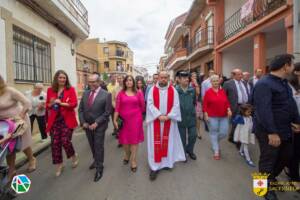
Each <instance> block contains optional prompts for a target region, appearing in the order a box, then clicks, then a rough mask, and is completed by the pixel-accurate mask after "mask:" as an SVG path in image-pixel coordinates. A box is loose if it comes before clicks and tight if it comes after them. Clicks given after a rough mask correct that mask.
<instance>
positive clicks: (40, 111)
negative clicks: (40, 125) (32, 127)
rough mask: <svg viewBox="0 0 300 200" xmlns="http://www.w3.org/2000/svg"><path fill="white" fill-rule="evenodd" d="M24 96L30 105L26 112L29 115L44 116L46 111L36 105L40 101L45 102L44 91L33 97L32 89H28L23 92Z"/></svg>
mask: <svg viewBox="0 0 300 200" xmlns="http://www.w3.org/2000/svg"><path fill="white" fill-rule="evenodd" d="M25 96H26V97H27V98H28V100H30V102H31V105H32V108H31V110H29V112H28V114H29V116H31V115H36V116H44V115H45V111H46V110H45V108H43V109H38V106H39V105H40V104H41V103H45V102H46V93H45V92H43V91H42V92H41V94H40V95H38V96H35V97H34V96H32V90H30V91H27V92H26V93H25Z"/></svg>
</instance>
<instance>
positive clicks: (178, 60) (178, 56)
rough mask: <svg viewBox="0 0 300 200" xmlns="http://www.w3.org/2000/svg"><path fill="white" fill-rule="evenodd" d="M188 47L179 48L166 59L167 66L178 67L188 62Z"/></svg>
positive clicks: (168, 67)
mask: <svg viewBox="0 0 300 200" xmlns="http://www.w3.org/2000/svg"><path fill="white" fill-rule="evenodd" d="M186 57H187V49H186V48H179V49H177V50H175V51H174V53H173V54H172V55H171V56H170V57H169V58H168V59H167V60H166V68H167V69H168V70H172V69H176V68H177V67H179V66H180V65H182V64H184V63H185V62H186Z"/></svg>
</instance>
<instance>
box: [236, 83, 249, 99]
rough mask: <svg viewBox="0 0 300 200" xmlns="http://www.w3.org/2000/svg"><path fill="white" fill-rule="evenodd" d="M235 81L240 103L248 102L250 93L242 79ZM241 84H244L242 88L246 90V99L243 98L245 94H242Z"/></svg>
mask: <svg viewBox="0 0 300 200" xmlns="http://www.w3.org/2000/svg"><path fill="white" fill-rule="evenodd" d="M234 83H235V86H236V89H237V91H238V103H239V104H244V103H247V102H248V95H247V90H246V88H245V85H244V83H243V82H242V80H240V81H237V80H234ZM239 84H241V86H242V88H243V90H244V93H245V95H246V100H243V95H242V91H241V90H240V86H239Z"/></svg>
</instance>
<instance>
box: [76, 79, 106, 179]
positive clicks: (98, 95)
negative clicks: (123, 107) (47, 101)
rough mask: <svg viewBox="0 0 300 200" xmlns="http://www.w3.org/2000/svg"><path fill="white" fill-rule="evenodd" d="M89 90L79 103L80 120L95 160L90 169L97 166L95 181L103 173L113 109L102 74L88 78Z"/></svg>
mask: <svg viewBox="0 0 300 200" xmlns="http://www.w3.org/2000/svg"><path fill="white" fill-rule="evenodd" d="M88 84H89V90H86V91H85V92H84V94H83V95H82V99H81V102H80V105H79V109H78V112H79V120H80V124H81V126H82V127H83V128H84V129H85V131H86V136H87V138H88V141H89V144H90V147H91V150H92V153H93V157H94V162H93V163H92V165H91V166H90V169H94V168H96V174H95V177H94V181H95V182H97V181H99V180H100V179H101V178H102V175H103V161H104V136H105V131H106V129H107V127H108V122H109V116H110V113H111V111H112V105H111V104H112V100H111V94H109V93H108V92H107V91H105V90H103V89H102V88H101V87H100V76H99V75H97V74H92V75H90V76H89V78H88Z"/></svg>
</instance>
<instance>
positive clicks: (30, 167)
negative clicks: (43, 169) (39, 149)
mask: <svg viewBox="0 0 300 200" xmlns="http://www.w3.org/2000/svg"><path fill="white" fill-rule="evenodd" d="M35 170H36V158H33V159H32V160H31V161H29V163H28V168H27V172H28V173H31V172H33V171H35Z"/></svg>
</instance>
